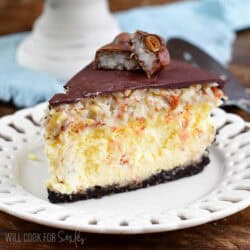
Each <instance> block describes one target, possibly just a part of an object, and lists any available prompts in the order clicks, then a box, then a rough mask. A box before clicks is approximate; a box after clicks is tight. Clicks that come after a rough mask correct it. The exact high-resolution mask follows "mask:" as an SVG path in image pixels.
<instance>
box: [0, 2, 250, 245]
mask: <svg viewBox="0 0 250 250" xmlns="http://www.w3.org/2000/svg"><path fill="white" fill-rule="evenodd" d="M172 1H173V0H172ZM172 1H171V0H119V1H118V0H110V8H111V10H112V11H118V10H124V9H127V8H131V7H134V6H141V5H149V4H162V3H166V2H172ZM42 6H43V1H42V0H0V34H7V33H12V32H17V31H24V30H29V29H30V28H31V26H32V23H33V21H34V19H35V18H36V17H37V16H38V15H39V14H40V12H41V10H42ZM229 68H230V70H231V71H232V72H233V74H234V75H235V76H236V77H238V78H239V80H241V81H242V82H243V83H244V84H246V85H247V86H249V87H250V31H249V30H248V31H244V32H240V33H238V36H237V40H236V42H235V44H234V50H233V59H232V62H231V63H230V65H229ZM15 110H16V108H15V107H14V106H13V105H11V104H7V103H3V102H0V116H3V115H6V114H10V113H13V112H14V111H15ZM227 110H228V111H230V112H234V113H237V114H239V115H241V116H242V117H244V119H246V120H248V121H250V116H249V115H248V114H246V113H244V112H243V111H239V110H238V109H236V108H227ZM8 233H15V234H16V235H19V237H20V239H21V242H16V243H14V242H12V243H10V242H7V241H6V235H7V234H8ZM27 233H38V234H39V233H52V234H55V235H58V234H60V233H62V234H63V235H65V236H67V237H68V238H69V237H70V236H71V237H72V238H74V236H75V235H78V233H76V232H69V231H64V230H63V231H61V230H57V229H53V228H50V227H45V226H41V225H38V224H34V223H30V222H26V221H24V220H21V219H18V218H15V217H13V216H11V215H8V214H5V213H2V212H0V249H1V250H7V249H23V250H31V249H32V250H33V249H36V250H40V249H58V248H60V249H68V250H70V249H75V247H76V245H75V243H69V242H60V239H59V238H58V237H57V238H56V242H55V243H49V242H48V241H46V242H25V240H24V237H25V235H27ZM78 236H79V237H80V238H81V239H84V240H85V241H84V244H83V245H82V247H83V248H86V249H133V250H136V249H150V250H151V249H171V250H172V249H178V250H182V249H183V250H186V249H190V250H196V249H197V250H200V249H227V250H238V249H242V250H244V249H246V250H248V249H250V208H248V209H245V210H244V211H242V212H240V213H237V214H235V215H233V216H230V217H228V218H226V219H223V220H219V221H217V222H212V223H208V224H205V225H202V226H198V227H195V228H190V229H185V230H180V231H176V232H167V233H157V234H148V235H137V236H119V235H116V236H112V235H97V234H87V233H81V234H80V235H78ZM78 244H79V243H78ZM78 246H79V247H80V246H81V245H78Z"/></svg>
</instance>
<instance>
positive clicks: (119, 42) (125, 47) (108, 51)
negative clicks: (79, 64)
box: [94, 32, 139, 70]
mask: <svg viewBox="0 0 250 250" xmlns="http://www.w3.org/2000/svg"><path fill="white" fill-rule="evenodd" d="M131 54H132V53H131V34H129V33H126V32H124V33H121V34H119V35H118V36H116V37H115V39H114V40H113V42H112V43H110V44H107V45H105V46H103V47H101V48H100V49H99V50H97V52H96V55H95V62H94V68H95V69H110V70H137V69H139V65H138V63H137V61H136V60H135V59H134V58H132V57H131Z"/></svg>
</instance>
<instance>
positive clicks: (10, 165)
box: [0, 104, 250, 234]
mask: <svg viewBox="0 0 250 250" xmlns="http://www.w3.org/2000/svg"><path fill="white" fill-rule="evenodd" d="M45 106H46V104H41V105H38V106H36V107H34V108H30V109H25V110H21V111H19V112H17V113H16V114H14V115H10V116H6V117H4V118H2V119H0V210H2V211H4V212H7V213H9V214H12V215H14V216H17V217H20V218H23V219H25V220H29V221H33V222H37V223H40V224H44V225H48V226H53V227H58V228H63V229H71V230H79V231H87V232H95V233H115V234H118V233H119V234H120V233H123V234H135V233H149V232H161V231H170V230H176V229H182V228H187V227H192V226H196V225H200V224H203V223H206V222H210V221H214V220H217V219H220V218H223V217H225V216H228V215H231V214H233V213H236V212H238V211H240V210H242V209H244V208H246V207H247V206H249V205H250V123H247V122H244V121H243V120H242V119H241V118H240V117H238V116H236V115H233V114H228V113H225V112H224V111H222V110H220V109H216V110H215V111H214V112H213V119H214V121H215V124H216V127H217V131H218V135H217V139H216V143H215V144H214V145H213V146H212V147H211V149H210V157H211V163H210V164H209V165H208V166H207V167H206V168H205V170H204V171H203V172H202V173H200V174H198V175H196V176H192V177H188V178H183V179H181V180H178V181H173V182H169V183H166V184H161V185H157V186H153V187H150V188H146V189H141V190H137V191H133V192H128V193H123V194H116V195H111V196H107V197H104V198H102V199H91V200H86V201H79V202H74V203H69V204H58V205H55V204H51V203H50V202H48V200H47V193H46V188H45V186H44V181H45V180H46V178H47V176H48V172H47V169H48V166H47V162H46V159H45V157H44V153H43V140H42V131H41V127H40V126H39V121H40V118H41V117H42V115H43V111H44V109H45ZM34 156H36V157H37V158H38V159H35V158H36V157H34Z"/></svg>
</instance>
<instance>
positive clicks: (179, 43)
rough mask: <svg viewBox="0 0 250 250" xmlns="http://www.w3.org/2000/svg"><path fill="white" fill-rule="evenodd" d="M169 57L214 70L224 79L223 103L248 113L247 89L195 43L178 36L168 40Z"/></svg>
mask: <svg viewBox="0 0 250 250" xmlns="http://www.w3.org/2000/svg"><path fill="white" fill-rule="evenodd" d="M167 47H168V49H169V52H170V55H171V58H173V59H176V60H181V61H186V62H188V63H191V64H193V65H194V66H198V67H200V68H203V69H206V70H209V71H211V72H214V73H215V74H217V75H219V76H221V77H222V78H223V79H225V80H226V84H225V87H224V91H225V93H226V95H227V96H228V100H226V101H225V102H224V104H223V105H230V106H237V107H238V108H241V109H243V110H245V111H246V112H248V113H249V114H250V95H249V89H248V90H247V87H245V86H243V85H242V84H241V83H240V82H239V81H238V80H237V79H236V78H235V77H234V76H233V75H232V74H231V73H230V72H229V71H228V70H227V69H226V68H225V67H223V66H222V65H221V64H220V63H219V62H217V61H216V60H215V59H214V58H212V57H211V56H210V55H208V54H207V53H206V52H204V51H203V50H201V49H200V48H198V47H196V46H195V45H193V44H191V43H189V42H187V41H185V40H183V39H179V38H172V39H170V40H168V42H167Z"/></svg>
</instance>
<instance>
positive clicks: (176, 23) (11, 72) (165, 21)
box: [0, 0, 250, 107]
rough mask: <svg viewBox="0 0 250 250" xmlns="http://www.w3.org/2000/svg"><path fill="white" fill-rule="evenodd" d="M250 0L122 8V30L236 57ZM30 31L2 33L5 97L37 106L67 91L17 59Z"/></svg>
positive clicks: (224, 58)
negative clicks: (236, 42) (234, 48)
mask: <svg viewBox="0 0 250 250" xmlns="http://www.w3.org/2000/svg"><path fill="white" fill-rule="evenodd" d="M249 13H250V0H200V1H197V0H193V1H185V2H178V3H174V4H168V5H161V6H153V7H152V6H151V7H142V8H135V9H131V10H128V11H124V12H120V13H116V14H115V17H116V19H117V21H118V22H119V24H120V27H121V30H123V31H128V32H134V31H135V30H137V29H141V30H145V31H148V32H154V33H158V34H160V35H162V36H163V37H165V38H166V39H169V38H171V37H180V38H184V39H186V40H188V41H191V42H193V43H194V44H196V45H197V46H199V47H201V48H202V49H204V50H205V51H207V52H208V53H209V54H210V55H212V56H213V57H214V58H216V59H217V60H218V61H220V62H221V63H223V64H226V63H228V62H229V61H230V59H231V52H232V44H233V42H234V40H235V32H236V31H238V30H241V29H245V28H249V27H250V15H249ZM26 36H27V33H19V34H15V35H10V36H3V37H0V99H1V100H4V101H12V102H14V103H15V104H16V105H17V106H20V107H25V106H32V105H34V104H36V103H39V102H42V101H45V100H48V99H49V98H50V97H51V96H52V95H53V94H54V93H56V92H60V91H62V89H63V88H62V85H63V83H62V82H59V81H58V80H57V79H55V78H54V77H52V76H49V75H46V74H44V73H40V72H37V71H33V70H29V69H26V68H23V67H21V66H19V65H17V63H16V48H17V46H18V44H19V43H20V42H21V41H22V40H23V39H24V38H25V37H26Z"/></svg>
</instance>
